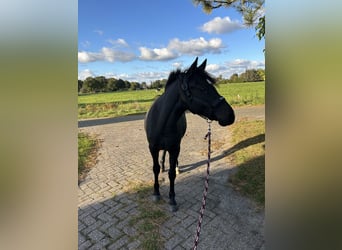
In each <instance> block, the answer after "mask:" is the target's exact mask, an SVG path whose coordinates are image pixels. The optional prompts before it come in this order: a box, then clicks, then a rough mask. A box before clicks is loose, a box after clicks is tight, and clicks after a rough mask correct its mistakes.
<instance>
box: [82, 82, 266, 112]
mask: <svg viewBox="0 0 342 250" xmlns="http://www.w3.org/2000/svg"><path fill="white" fill-rule="evenodd" d="M217 90H218V92H219V93H220V94H221V95H222V96H224V97H225V98H226V100H227V101H228V102H229V103H230V104H231V105H232V106H235V107H236V106H244V105H258V104H264V103H265V82H248V83H231V84H222V85H218V86H217ZM162 93H163V90H161V91H156V90H153V89H150V90H137V91H122V92H113V93H98V94H90V95H80V96H78V119H88V118H101V117H118V116H125V115H131V114H141V113H145V112H146V111H147V110H148V109H149V108H150V106H151V104H152V103H153V101H154V100H155V99H156V98H157V97H158V96H159V95H161V94H162Z"/></svg>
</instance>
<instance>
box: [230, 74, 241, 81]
mask: <svg viewBox="0 0 342 250" xmlns="http://www.w3.org/2000/svg"><path fill="white" fill-rule="evenodd" d="M229 81H230V82H239V75H238V74H237V73H234V74H232V75H231V77H230V78H229Z"/></svg>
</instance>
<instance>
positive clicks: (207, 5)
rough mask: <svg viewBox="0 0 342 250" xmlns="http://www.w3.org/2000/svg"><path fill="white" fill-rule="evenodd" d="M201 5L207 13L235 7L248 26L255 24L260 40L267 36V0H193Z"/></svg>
mask: <svg viewBox="0 0 342 250" xmlns="http://www.w3.org/2000/svg"><path fill="white" fill-rule="evenodd" d="M192 1H193V3H194V4H195V5H196V6H198V5H201V6H202V9H203V11H204V12H205V13H207V14H210V13H211V12H212V10H213V9H218V8H221V7H224V8H235V9H236V10H237V11H238V12H240V13H241V15H242V16H243V20H244V24H245V25H246V26H247V27H253V26H255V29H256V36H257V37H258V38H259V40H261V39H263V38H264V37H265V9H264V4H265V0H192Z"/></svg>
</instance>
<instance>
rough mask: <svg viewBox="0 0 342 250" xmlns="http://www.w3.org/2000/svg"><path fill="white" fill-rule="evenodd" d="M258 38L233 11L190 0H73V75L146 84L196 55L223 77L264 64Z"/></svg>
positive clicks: (188, 62) (262, 42) (208, 68)
mask: <svg viewBox="0 0 342 250" xmlns="http://www.w3.org/2000/svg"><path fill="white" fill-rule="evenodd" d="M264 47H265V43H264V40H262V41H259V40H258V38H257V37H256V35H255V29H254V28H246V27H245V26H244V25H243V20H242V16H241V15H240V14H239V13H237V12H236V11H235V10H234V9H230V8H228V9H227V8H219V9H216V10H214V11H213V12H212V13H211V14H209V15H208V14H206V13H204V12H203V11H202V8H201V7H200V6H197V7H196V6H195V5H194V4H193V3H192V1H191V0H173V1H164V0H149V1H138V0H136V1H133V0H131V1H112V0H102V1H95V0H80V1H79V2H78V78H79V79H82V80H83V79H85V78H86V77H88V76H93V77H94V76H101V75H102V76H105V77H107V78H108V77H115V78H121V79H124V80H129V81H138V82H147V83H150V82H151V81H154V80H157V79H164V78H167V77H168V74H169V73H170V71H171V70H174V69H176V68H182V69H185V68H187V67H189V66H190V64H191V63H192V62H193V61H194V59H195V58H196V57H197V56H198V57H199V62H202V61H203V60H204V59H206V58H207V60H208V62H207V71H208V72H210V73H212V74H213V75H214V76H219V75H222V76H223V77H225V78H229V77H230V76H231V75H232V74H233V73H242V72H244V71H245V70H246V69H250V68H264V67H265V59H264V58H265V56H264V52H263V49H264Z"/></svg>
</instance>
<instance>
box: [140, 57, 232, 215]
mask: <svg viewBox="0 0 342 250" xmlns="http://www.w3.org/2000/svg"><path fill="white" fill-rule="evenodd" d="M197 61H198V58H196V60H195V61H194V62H193V64H192V65H191V66H190V68H189V69H188V70H185V71H181V70H179V69H178V70H176V71H173V72H171V73H170V75H169V78H168V80H167V82H166V86H165V92H164V93H163V94H162V95H161V96H160V97H159V98H158V99H157V100H156V101H155V102H154V103H153V105H152V106H151V108H150V110H149V111H148V113H147V114H146V117H145V130H146V135H147V140H148V143H149V149H150V152H151V155H152V158H153V173H154V193H153V195H154V198H155V200H159V199H160V193H159V183H158V175H159V172H160V165H159V162H158V158H159V151H160V150H165V151H167V152H168V153H169V162H170V168H169V179H170V192H169V198H170V205H171V208H172V211H176V210H177V203H176V200H175V190H174V183H175V178H176V165H177V159H178V155H179V152H180V143H181V139H182V137H183V136H184V134H185V131H186V118H185V111H186V110H189V111H191V112H192V113H194V114H198V115H200V116H203V117H206V118H208V119H210V120H215V121H218V123H219V124H220V125H221V126H227V125H230V124H232V123H234V120H235V115H234V111H233V109H232V107H231V106H230V105H229V104H228V103H227V102H226V100H225V99H224V97H222V96H220V95H219V94H218V92H217V90H216V89H215V87H214V83H215V79H214V78H213V77H212V76H210V75H209V74H208V73H207V72H206V71H205V67H206V63H207V60H206V59H205V60H204V62H203V63H202V64H201V65H200V66H198V67H197Z"/></svg>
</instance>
